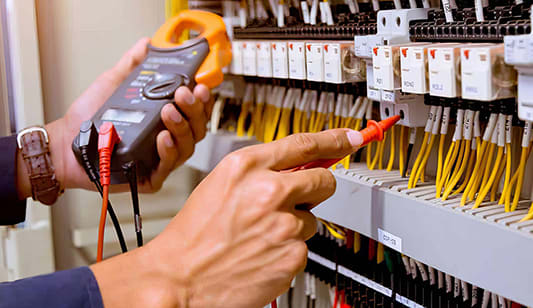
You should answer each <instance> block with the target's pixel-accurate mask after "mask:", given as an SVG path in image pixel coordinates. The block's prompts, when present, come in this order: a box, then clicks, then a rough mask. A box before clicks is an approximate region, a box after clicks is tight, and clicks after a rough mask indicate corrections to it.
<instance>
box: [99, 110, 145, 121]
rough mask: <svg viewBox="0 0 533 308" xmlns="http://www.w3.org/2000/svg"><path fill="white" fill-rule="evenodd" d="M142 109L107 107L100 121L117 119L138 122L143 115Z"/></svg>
mask: <svg viewBox="0 0 533 308" xmlns="http://www.w3.org/2000/svg"><path fill="white" fill-rule="evenodd" d="M145 115H146V114H145V112H143V111H132V110H124V109H107V110H106V111H105V112H104V114H103V115H102V121H118V122H127V123H135V124H139V123H141V122H142V120H143V119H144V117H145Z"/></svg>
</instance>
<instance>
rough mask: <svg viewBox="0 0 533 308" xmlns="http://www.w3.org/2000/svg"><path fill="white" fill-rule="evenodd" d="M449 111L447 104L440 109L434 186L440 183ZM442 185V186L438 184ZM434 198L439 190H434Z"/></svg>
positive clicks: (438, 196) (437, 195)
mask: <svg viewBox="0 0 533 308" xmlns="http://www.w3.org/2000/svg"><path fill="white" fill-rule="evenodd" d="M450 111H451V108H450V107H449V106H446V107H444V108H443V110H442V118H441V125H440V138H439V149H438V154H437V175H436V177H435V181H436V184H435V186H439V184H440V178H441V176H442V168H443V163H444V162H443V156H444V142H445V140H446V135H447V134H448V126H449V124H450ZM440 187H442V186H440ZM435 198H440V191H439V190H436V192H435Z"/></svg>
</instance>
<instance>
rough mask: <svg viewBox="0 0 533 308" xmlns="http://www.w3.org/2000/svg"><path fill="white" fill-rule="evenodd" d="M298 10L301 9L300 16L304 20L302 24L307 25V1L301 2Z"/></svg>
mask: <svg viewBox="0 0 533 308" xmlns="http://www.w3.org/2000/svg"><path fill="white" fill-rule="evenodd" d="M300 8H301V9H302V16H303V18H304V23H305V24H309V6H308V5H307V1H302V2H301V3H300Z"/></svg>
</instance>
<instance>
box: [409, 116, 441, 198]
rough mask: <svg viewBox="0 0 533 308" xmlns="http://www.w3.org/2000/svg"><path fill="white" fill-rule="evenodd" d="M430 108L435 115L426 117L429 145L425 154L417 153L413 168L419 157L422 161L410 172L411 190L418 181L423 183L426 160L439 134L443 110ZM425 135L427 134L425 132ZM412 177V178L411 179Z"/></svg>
mask: <svg viewBox="0 0 533 308" xmlns="http://www.w3.org/2000/svg"><path fill="white" fill-rule="evenodd" d="M432 107H435V108H434V110H435V112H436V113H434V114H433V115H432V116H431V115H430V116H428V122H429V121H431V122H430V123H429V124H430V133H431V137H430V140H429V144H428V146H427V147H426V149H425V153H419V156H418V157H417V160H416V161H415V166H416V163H417V161H419V157H422V159H421V160H420V161H419V165H418V167H417V169H416V170H415V168H414V167H413V171H412V173H411V177H410V179H409V180H410V181H411V179H412V183H411V185H412V186H411V188H414V187H416V184H417V183H418V181H419V180H421V181H422V182H424V176H423V174H424V173H425V169H426V165H427V162H428V159H429V155H430V154H431V150H432V149H433V145H434V143H435V139H436V138H437V135H438V134H439V128H440V124H441V118H442V112H443V108H442V106H432ZM430 113H431V112H430ZM426 127H427V125H426ZM426 133H427V130H426ZM424 135H425V134H424ZM420 155H422V156H420ZM413 175H414V177H413Z"/></svg>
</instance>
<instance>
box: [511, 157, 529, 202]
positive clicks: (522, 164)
mask: <svg viewBox="0 0 533 308" xmlns="http://www.w3.org/2000/svg"><path fill="white" fill-rule="evenodd" d="M528 148H529V147H528ZM528 148H522V153H521V154H520V165H519V167H518V182H517V183H516V187H515V191H514V198H513V204H512V205H511V212H514V211H515V210H516V207H517V206H518V201H519V200H520V194H521V192H522V185H523V183H524V173H525V171H526V163H527V156H528V155H527V152H528ZM509 195H510V194H509Z"/></svg>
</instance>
